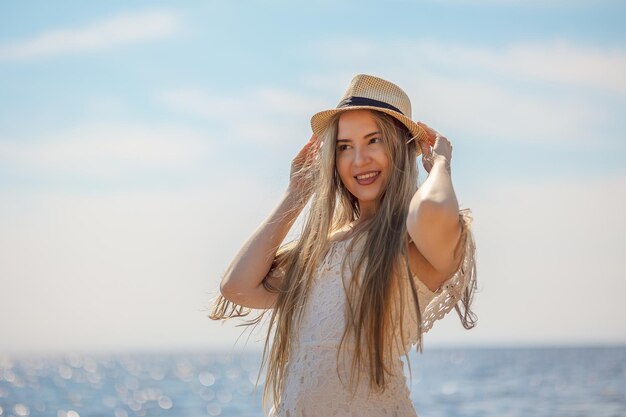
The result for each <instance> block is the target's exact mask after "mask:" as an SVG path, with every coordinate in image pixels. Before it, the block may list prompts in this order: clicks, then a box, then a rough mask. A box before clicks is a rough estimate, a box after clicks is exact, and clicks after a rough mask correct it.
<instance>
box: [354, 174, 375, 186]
mask: <svg viewBox="0 0 626 417" xmlns="http://www.w3.org/2000/svg"><path fill="white" fill-rule="evenodd" d="M379 175H380V171H373V172H368V173H367V174H363V175H357V176H355V177H354V178H355V179H356V181H357V182H358V183H359V184H361V185H369V184H371V183H373V182H374V181H376V179H377V178H378V176H379Z"/></svg>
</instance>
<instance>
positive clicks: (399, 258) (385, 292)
mask: <svg viewBox="0 0 626 417" xmlns="http://www.w3.org/2000/svg"><path fill="white" fill-rule="evenodd" d="M371 114H372V116H373V117H374V120H375V122H376V124H377V126H378V127H379V129H380V132H381V134H382V137H383V144H384V146H385V147H386V151H387V155H388V156H389V160H390V173H389V176H388V180H387V183H386V184H384V188H383V192H382V193H381V196H380V198H379V201H378V209H377V210H376V213H375V214H374V216H372V218H371V219H368V221H366V222H364V223H363V227H362V228H360V229H359V231H358V232H356V235H355V236H354V239H352V242H351V246H350V248H349V250H351V249H352V247H353V246H354V245H355V244H356V242H357V241H359V240H360V241H361V243H363V250H362V251H361V252H360V253H358V255H357V257H356V261H355V262H353V264H352V265H351V269H352V276H353V277H359V279H351V280H349V282H350V284H349V285H348V288H346V294H347V303H346V328H345V331H344V334H343V337H342V339H341V343H340V348H339V349H338V352H337V355H338V357H339V354H340V351H341V350H342V347H346V346H347V344H346V343H345V342H346V341H347V340H348V338H350V339H351V340H353V341H354V344H353V345H354V346H355V349H354V351H353V355H352V364H351V370H352V372H351V378H350V383H351V384H352V383H353V381H354V377H355V376H358V375H359V373H360V370H361V368H362V367H365V368H366V369H368V373H369V376H370V378H369V381H370V388H373V389H376V390H379V391H380V390H384V389H385V388H386V381H387V378H386V376H387V375H388V374H391V373H392V371H391V369H390V367H389V365H390V364H389V363H388V362H387V361H388V359H387V358H391V357H392V356H391V355H389V354H388V353H391V352H392V351H393V349H394V344H395V347H401V346H404V345H405V337H407V336H406V335H404V334H402V332H400V335H399V336H400V339H399V340H398V338H397V337H396V333H395V332H394V328H395V329H397V328H400V329H403V328H404V326H403V325H402V322H403V320H405V318H404V314H403V312H404V311H405V308H404V306H403V303H404V302H403V300H404V297H403V296H402V295H403V294H408V293H407V291H410V299H412V300H413V304H414V308H415V312H416V317H417V323H418V324H417V327H418V328H417V334H418V335H420V336H419V339H418V342H417V350H418V351H419V352H421V351H422V340H421V339H422V338H421V333H422V331H421V325H420V323H421V314H420V308H419V301H418V296H417V290H416V288H415V283H414V282H413V280H412V279H409V277H411V276H412V274H411V271H410V268H409V262H408V251H407V248H408V240H407V236H408V234H407V229H406V218H407V215H408V209H409V203H410V201H411V199H412V197H413V195H414V194H415V192H416V191H417V188H418V170H417V154H416V148H415V146H416V144H415V141H410V142H409V143H408V144H407V143H406V142H407V140H408V139H410V138H411V134H410V132H409V130H408V129H407V128H406V127H405V126H404V125H403V124H401V123H400V122H399V121H397V120H396V119H395V118H393V117H391V116H389V115H387V114H385V113H382V112H377V111H371ZM340 115H341V113H338V114H336V115H335V117H334V118H333V119H332V120H331V122H330V123H329V124H328V127H327V128H326V130H325V131H324V132H323V133H322V134H321V136H320V138H319V140H321V141H322V142H323V145H322V147H321V148H320V158H319V159H317V160H315V161H312V162H311V163H310V164H309V165H305V166H304V167H303V168H302V169H303V170H304V171H307V172H311V171H312V172H316V175H314V178H315V180H314V181H313V182H312V184H311V187H312V189H310V190H303V193H304V195H312V196H313V197H312V202H311V207H310V210H309V213H308V215H307V216H306V219H305V223H304V227H303V230H302V234H301V236H300V237H299V239H297V240H295V241H291V242H288V243H286V244H285V245H283V246H281V247H280V248H279V249H278V251H277V253H276V256H275V259H274V262H273V264H272V269H271V271H283V273H284V277H283V279H282V285H281V287H280V288H276V287H273V286H272V285H270V284H269V282H268V281H267V280H264V281H263V285H264V286H265V288H266V289H267V290H268V291H272V292H277V293H278V296H277V300H276V303H275V305H274V306H273V308H272V309H270V310H262V311H261V312H260V314H259V315H258V316H257V317H256V318H255V319H252V320H248V321H247V322H245V323H244V324H242V325H244V326H248V325H256V324H258V323H259V322H260V321H261V319H262V318H263V317H264V315H265V314H266V313H267V312H268V311H271V316H270V318H269V327H268V330H267V338H266V339H265V346H264V349H263V357H262V361H261V369H260V371H261V370H262V369H263V366H264V365H265V364H266V362H267V373H266V379H265V387H264V395H263V404H264V406H265V405H266V404H267V402H268V401H269V398H270V397H272V398H273V399H274V402H276V401H277V400H278V399H279V398H280V393H281V392H282V390H283V387H284V382H285V381H284V380H285V372H286V365H287V362H288V360H289V354H290V351H291V343H292V340H291V338H290V335H292V334H294V333H296V332H295V329H298V328H299V326H300V323H301V319H302V314H301V313H302V311H303V307H304V305H305V304H306V301H307V298H308V295H309V293H310V289H311V285H312V280H313V277H314V272H315V269H316V268H317V266H318V265H319V263H320V262H321V261H322V260H323V257H324V256H325V254H326V251H327V250H328V248H329V236H331V235H332V234H333V233H335V232H337V231H339V230H342V229H344V228H346V227H347V226H349V225H350V223H352V222H353V221H355V220H356V219H358V218H359V215H360V211H359V202H358V200H357V199H356V198H355V197H354V196H353V195H352V194H351V193H350V192H349V191H348V190H347V189H346V188H345V187H344V185H343V183H342V182H341V179H340V177H339V174H338V172H337V169H336V166H335V146H336V145H335V144H336V139H337V133H338V122H339V117H340ZM303 174H306V172H303ZM343 269H344V268H343V267H342V268H341V270H342V271H343ZM468 288H470V286H469V285H468ZM471 298H472V288H470V289H469V290H468V291H466V292H465V294H464V296H463V299H462V304H463V306H464V307H465V312H464V313H462V312H461V309H460V307H459V306H458V305H457V306H456V309H457V313H458V314H459V317H460V319H461V321H462V323H463V325H464V327H465V328H471V327H473V326H474V323H475V319H474V316H473V313H471V311H470V310H469V306H470V303H471ZM250 312H251V311H250V309H247V308H245V307H242V306H238V305H236V304H234V303H232V302H230V301H228V300H226V299H225V298H223V297H222V296H218V298H217V302H216V303H215V305H214V308H213V311H212V313H211V314H210V316H209V317H210V318H211V319H214V320H220V319H228V318H234V317H244V316H247V315H248V314H250ZM400 343H401V346H400V345H399V344H400ZM363 347H365V349H363ZM268 348H269V357H268V356H267V352H268ZM401 351H402V350H401ZM386 353H387V354H386ZM407 359H408V356H407ZM409 367H410V365H409ZM260 371H259V374H260ZM257 383H258V379H257Z"/></svg>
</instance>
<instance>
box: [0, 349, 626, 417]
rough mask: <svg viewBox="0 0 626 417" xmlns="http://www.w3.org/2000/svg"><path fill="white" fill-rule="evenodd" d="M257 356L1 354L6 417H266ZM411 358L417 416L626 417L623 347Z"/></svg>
mask: <svg viewBox="0 0 626 417" xmlns="http://www.w3.org/2000/svg"><path fill="white" fill-rule="evenodd" d="M260 359H261V352H260V351H257V350H250V351H244V350H240V351H236V350H230V351H222V350H215V351H211V350H207V351H184V352H181V351H179V352H160V353H155V352H133V353H127V354H121V353H116V354H93V355H87V354H77V353H74V354H67V355H55V356H46V355H39V356H32V355H30V356H24V355H13V356H11V355H9V356H7V355H0V417H10V416H15V417H27V416H51V417H88V416H89V417H101V416H102V417H104V416H106V417H133V416H140V417H144V416H176V417H186V416H190V417H191V416H193V417H197V416H210V417H214V416H241V417H252V416H255V417H262V416H263V412H262V406H261V393H262V390H263V381H262V378H263V376H264V373H261V380H260V381H259V384H258V385H257V386H256V388H255V383H256V382H257V377H258V375H259V365H260ZM410 362H411V369H412V376H411V377H410V378H409V377H408V376H407V383H408V384H410V387H411V399H412V401H413V403H414V404H415V409H416V410H417V413H418V415H419V416H420V417H522V416H523V417H544V416H545V417H626V346H622V347H549V348H548V347H541V348H539V347H536V348H529V347H524V348H510V347H507V348H462V349H461V348H455V349H450V348H446V349H444V348H430V349H428V348H427V349H425V351H424V352H423V353H421V354H418V353H415V352H413V353H412V354H411V356H410ZM407 375H408V373H407ZM318 417H323V416H318Z"/></svg>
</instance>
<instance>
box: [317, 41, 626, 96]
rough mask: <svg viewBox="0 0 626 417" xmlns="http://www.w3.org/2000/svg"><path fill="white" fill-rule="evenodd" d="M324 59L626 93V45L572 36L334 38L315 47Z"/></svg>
mask: <svg viewBox="0 0 626 417" xmlns="http://www.w3.org/2000/svg"><path fill="white" fill-rule="evenodd" d="M313 50H314V51H316V53H317V54H318V55H319V56H320V58H325V59H328V60H329V61H331V62H337V63H356V64H358V65H371V63H374V62H375V61H378V62H397V64H398V66H399V67H404V68H406V65H407V64H408V65H410V66H411V67H414V68H421V69H424V68H425V70H426V71H432V70H433V69H432V68H433V65H435V67H436V66H439V67H441V68H444V69H446V70H447V71H453V72H454V73H457V74H458V73H461V74H463V75H464V76H465V77H467V76H468V75H473V76H476V75H477V74H473V73H472V71H476V70H478V71H480V73H478V75H480V76H481V77H482V78H483V79H487V80H489V79H491V78H493V77H494V76H498V77H514V78H517V79H524V80H531V81H542V82H550V83H556V84H563V85H573V86H585V87H595V88H600V89H603V90H608V91H614V92H617V93H620V94H623V93H626V76H624V74H626V49H624V48H619V47H606V46H603V47H599V46H593V45H583V44H575V43H573V42H572V41H568V40H562V39H561V40H559V39H556V40H549V41H542V42H528V41H527V42H517V43H511V44H507V45H505V46H502V47H485V46H476V45H471V44H462V43H450V42H445V41H438V40H429V39H425V40H409V41H406V40H402V41H393V40H392V41H385V42H381V41H369V40H362V39H361V40H351V39H346V40H342V41H337V40H334V39H333V40H332V41H325V42H320V43H319V44H317V45H316V46H314V47H313Z"/></svg>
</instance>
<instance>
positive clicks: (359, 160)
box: [353, 146, 372, 167]
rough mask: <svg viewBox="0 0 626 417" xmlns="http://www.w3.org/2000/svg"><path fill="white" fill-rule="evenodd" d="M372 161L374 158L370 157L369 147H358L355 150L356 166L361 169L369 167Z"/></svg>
mask: <svg viewBox="0 0 626 417" xmlns="http://www.w3.org/2000/svg"><path fill="white" fill-rule="evenodd" d="M371 159H372V156H371V155H370V150H369V149H368V147H367V146H357V147H356V148H355V152H354V162H353V163H354V165H355V166H357V167H359V166H364V165H367V164H368V163H369V162H370V160H371Z"/></svg>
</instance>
